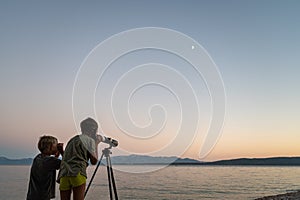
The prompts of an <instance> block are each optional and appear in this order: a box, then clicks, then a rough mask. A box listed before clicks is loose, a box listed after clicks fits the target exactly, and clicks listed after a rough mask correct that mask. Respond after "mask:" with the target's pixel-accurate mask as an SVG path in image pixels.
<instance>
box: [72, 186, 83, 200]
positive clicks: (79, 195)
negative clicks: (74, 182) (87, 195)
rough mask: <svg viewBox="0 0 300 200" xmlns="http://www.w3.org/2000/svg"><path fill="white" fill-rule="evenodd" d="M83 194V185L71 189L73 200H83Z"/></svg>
mask: <svg viewBox="0 0 300 200" xmlns="http://www.w3.org/2000/svg"><path fill="white" fill-rule="evenodd" d="M84 192H85V183H84V184H82V185H79V186H77V187H74V188H73V200H83V199H84Z"/></svg>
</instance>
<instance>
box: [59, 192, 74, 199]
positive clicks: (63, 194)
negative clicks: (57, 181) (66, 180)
mask: <svg viewBox="0 0 300 200" xmlns="http://www.w3.org/2000/svg"><path fill="white" fill-rule="evenodd" d="M71 192H72V191H71V190H63V191H62V190H61V191H60V200H70V199H71Z"/></svg>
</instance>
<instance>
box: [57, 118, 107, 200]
mask: <svg viewBox="0 0 300 200" xmlns="http://www.w3.org/2000/svg"><path fill="white" fill-rule="evenodd" d="M80 128H81V132H82V134H81V135H76V136H74V137H73V138H71V139H70V141H69V142H68V144H67V146H66V149H65V153H64V156H63V158H62V163H61V167H60V170H59V174H58V180H57V182H59V183H60V186H59V190H60V198H61V200H70V198H71V193H72V191H73V198H74V199H75V200H83V199H84V192H85V184H86V178H87V174H86V168H87V166H88V161H89V160H90V162H91V164H92V165H95V164H97V161H98V148H97V147H98V144H99V143H100V142H101V141H102V140H103V139H102V138H104V137H101V136H100V135H98V136H97V134H96V133H97V130H98V124H97V122H96V121H95V120H93V119H92V118H87V119H85V120H83V121H82V122H81V123H80ZM99 136H100V137H99Z"/></svg>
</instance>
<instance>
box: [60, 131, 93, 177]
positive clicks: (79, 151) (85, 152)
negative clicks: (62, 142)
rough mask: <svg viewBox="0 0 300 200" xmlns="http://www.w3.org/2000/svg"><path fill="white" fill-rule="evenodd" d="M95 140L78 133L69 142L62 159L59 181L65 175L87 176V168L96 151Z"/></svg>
mask: <svg viewBox="0 0 300 200" xmlns="http://www.w3.org/2000/svg"><path fill="white" fill-rule="evenodd" d="M95 146H96V145H95V140H94V139H92V138H91V137H89V136H87V135H84V134H82V135H76V136H75V137H73V138H72V139H71V140H70V141H69V142H68V144H67V146H66V148H65V152H64V155H63V158H62V161H61V165H60V170H59V173H58V177H57V181H58V182H59V180H60V178H61V177H65V176H77V175H78V173H80V174H81V175H83V176H85V177H87V174H86V168H87V166H88V160H89V158H90V154H91V153H95V152H96V147H95Z"/></svg>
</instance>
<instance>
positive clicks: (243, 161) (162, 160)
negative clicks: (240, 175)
mask: <svg viewBox="0 0 300 200" xmlns="http://www.w3.org/2000/svg"><path fill="white" fill-rule="evenodd" d="M32 161H33V159H32V158H23V159H9V158H6V157H0V165H31V163H32ZM111 161H112V164H116V165H165V164H170V163H171V165H246V166H249V165H261V166H300V157H272V158H239V159H231V160H219V161H214V162H202V161H199V160H194V159H190V158H178V157H175V156H171V157H153V156H145V155H129V156H114V157H111ZM102 162H103V163H105V160H103V161H102Z"/></svg>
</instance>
